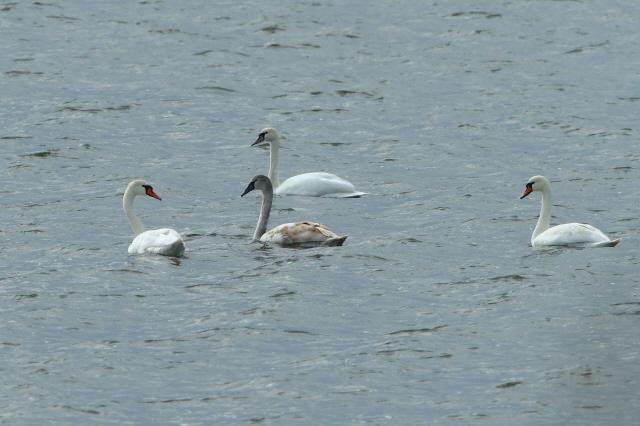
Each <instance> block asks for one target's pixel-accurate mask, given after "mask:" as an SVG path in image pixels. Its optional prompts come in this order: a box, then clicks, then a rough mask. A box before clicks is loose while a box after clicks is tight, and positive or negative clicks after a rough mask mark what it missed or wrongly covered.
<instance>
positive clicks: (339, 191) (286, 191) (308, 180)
mask: <svg viewBox="0 0 640 426" xmlns="http://www.w3.org/2000/svg"><path fill="white" fill-rule="evenodd" d="M275 193H276V194H279V195H306V196H310V197H320V196H323V195H332V196H335V197H360V196H362V195H364V194H365V193H364V192H360V191H356V189H355V187H354V186H353V184H352V183H351V182H349V181H346V180H344V179H342V178H341V177H339V176H336V175H334V174H331V173H324V172H313V173H303V174H300V175H296V176H292V177H290V178H289V179H287V180H285V181H284V182H282V183H281V184H280V185H279V186H278V188H276V190H275Z"/></svg>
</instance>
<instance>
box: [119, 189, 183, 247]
mask: <svg viewBox="0 0 640 426" xmlns="http://www.w3.org/2000/svg"><path fill="white" fill-rule="evenodd" d="M138 195H148V196H149V197H151V198H155V199H157V200H161V198H160V197H159V196H158V194H156V193H155V192H154V191H153V187H152V186H151V185H149V184H148V183H147V182H145V181H144V180H134V181H132V182H130V183H129V185H128V186H127V189H126V191H124V196H123V197H122V207H123V208H124V213H125V214H126V215H127V218H128V219H129V224H130V225H131V229H132V230H133V233H134V234H135V238H134V239H133V241H132V242H131V245H130V246H129V254H143V253H155V254H162V255H165V256H175V257H180V256H182V254H183V253H184V242H183V241H182V237H180V234H178V232H177V231H175V230H173V229H168V228H162V229H151V230H149V231H145V230H144V227H143V226H142V222H140V219H138V217H137V216H136V215H135V214H134V213H133V200H134V198H136V196H138Z"/></svg>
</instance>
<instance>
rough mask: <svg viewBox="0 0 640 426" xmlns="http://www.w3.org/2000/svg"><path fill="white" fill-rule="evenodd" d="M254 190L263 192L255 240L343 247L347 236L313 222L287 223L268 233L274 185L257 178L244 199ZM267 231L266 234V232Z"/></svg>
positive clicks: (252, 180)
mask: <svg viewBox="0 0 640 426" xmlns="http://www.w3.org/2000/svg"><path fill="white" fill-rule="evenodd" d="M254 189H259V190H260V191H262V206H261V208H260V217H259V218H258V225H257V226H256V230H255V232H254V233H253V240H254V241H260V242H263V243H274V244H280V245H283V246H319V245H323V246H341V245H342V244H343V243H344V240H346V239H347V236H346V235H344V236H339V235H337V234H335V233H334V232H332V231H330V230H328V229H327V228H326V227H325V226H324V225H320V224H319V223H313V222H296V223H285V224H282V225H279V226H276V227H275V228H272V229H270V230H269V231H267V222H268V221H269V214H270V213H271V204H272V202H273V185H271V180H269V178H268V177H266V176H264V175H258V176H255V177H254V178H253V179H251V182H249V185H247V188H246V189H245V190H244V192H243V193H242V195H241V197H244V196H245V195H246V194H248V193H249V192H251V191H253V190H254ZM265 231H266V232H265Z"/></svg>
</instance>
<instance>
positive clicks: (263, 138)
mask: <svg viewBox="0 0 640 426" xmlns="http://www.w3.org/2000/svg"><path fill="white" fill-rule="evenodd" d="M277 141H278V132H276V129H274V128H273V127H265V128H264V129H262V130H261V131H260V133H258V139H256V141H255V142H254V143H252V144H251V146H254V145H262V144H263V143H273V142H277Z"/></svg>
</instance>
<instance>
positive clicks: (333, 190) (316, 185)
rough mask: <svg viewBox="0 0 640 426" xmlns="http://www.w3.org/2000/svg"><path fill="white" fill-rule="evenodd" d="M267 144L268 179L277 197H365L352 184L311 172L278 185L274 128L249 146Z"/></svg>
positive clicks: (266, 131)
mask: <svg viewBox="0 0 640 426" xmlns="http://www.w3.org/2000/svg"><path fill="white" fill-rule="evenodd" d="M263 143H268V144H269V154H270V155H269V157H270V164H269V179H271V182H273V186H274V187H275V188H276V190H275V193H276V194H278V195H306V196H309V197H321V196H323V195H329V196H334V197H339V198H353V197H361V196H363V195H365V194H366V193H365V192H360V191H356V189H355V187H354V186H353V184H352V183H351V182H349V181H346V180H344V179H342V178H341V177H339V176H336V175H334V174H331V173H324V172H312V173H303V174H300V175H296V176H292V177H290V178H289V179H286V180H285V181H284V182H282V183H280V179H279V178H278V165H279V151H280V137H279V136H278V132H276V130H275V129H274V128H271V127H267V128H265V129H262V131H261V132H260V134H259V135H258V139H256V141H255V142H254V143H252V144H251V146H255V145H262V144H263Z"/></svg>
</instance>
